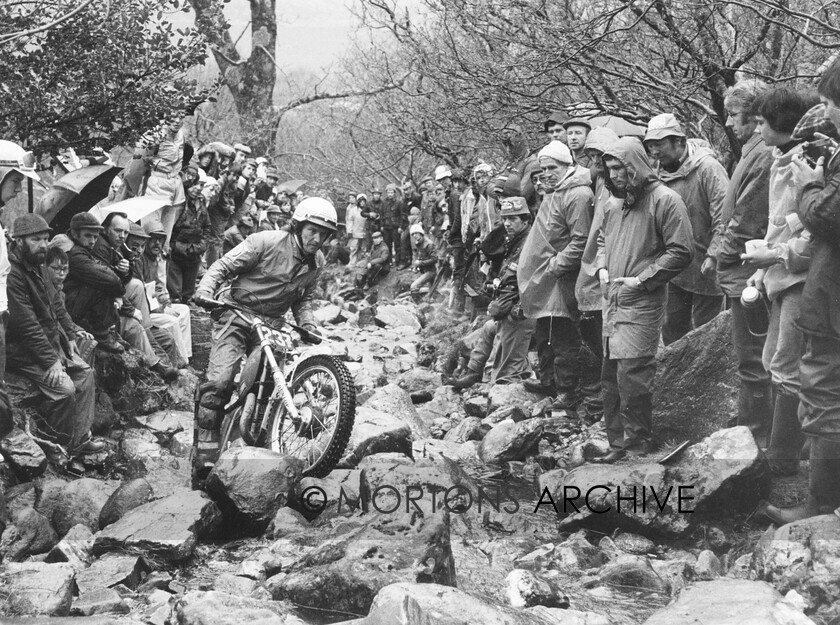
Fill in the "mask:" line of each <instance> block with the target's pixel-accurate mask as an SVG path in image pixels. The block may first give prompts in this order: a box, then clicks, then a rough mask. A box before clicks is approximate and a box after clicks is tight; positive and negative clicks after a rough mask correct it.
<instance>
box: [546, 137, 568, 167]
mask: <svg viewBox="0 0 840 625" xmlns="http://www.w3.org/2000/svg"><path fill="white" fill-rule="evenodd" d="M538 157H539V158H540V159H543V158H552V159H554V160H555V161H557V162H558V163H565V164H567V165H571V164H572V162H573V161H572V153H571V152H570V151H569V148H568V147H567V146H566V144H565V143H563V142H562V141H552V142H551V143H549V144H548V145H547V146H545V147H544V148H543V149H542V150H540V152H539V155H538Z"/></svg>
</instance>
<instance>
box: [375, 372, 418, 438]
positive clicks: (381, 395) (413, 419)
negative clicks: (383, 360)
mask: <svg viewBox="0 0 840 625" xmlns="http://www.w3.org/2000/svg"><path fill="white" fill-rule="evenodd" d="M365 406H367V407H368V408H373V409H374V410H379V411H381V412H385V413H387V414H389V415H391V416H393V417H397V418H398V419H400V420H401V421H404V422H405V423H407V424H408V427H410V428H411V434H412V436H413V437H414V438H428V437H429V436H430V435H431V433H430V430H429V426H428V425H426V423H425V422H424V421H423V420H422V419H421V418H420V416H419V414H418V413H417V408H415V407H414V403H413V402H412V401H411V396H410V395H409V394H408V393H407V392H406V391H404V390H403V389H401V388H400V387H399V386H397V385H396V384H386V385H385V386H383V387H382V388H378V389H376V392H375V393H374V394H373V395H372V396H371V398H370V399H368V400H367V401H366V402H365Z"/></svg>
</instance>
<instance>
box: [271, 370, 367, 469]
mask: <svg viewBox="0 0 840 625" xmlns="http://www.w3.org/2000/svg"><path fill="white" fill-rule="evenodd" d="M289 390H290V392H291V394H292V397H293V398H294V402H295V406H296V407H297V409H298V411H300V412H301V413H302V417H304V418H303V419H302V420H301V421H299V422H297V423H295V422H293V421H292V420H291V419H290V417H289V415H288V413H287V411H286V407H285V406H284V405H282V404H281V405H279V406H278V408H277V410H276V411H275V413H274V414H273V415H272V416H271V420H270V421H269V424H268V437H267V440H266V447H267V448H268V449H271V450H272V451H275V452H277V453H282V454H286V455H290V456H293V457H296V458H299V459H300V460H302V461H303V462H304V465H305V469H304V472H303V474H304V475H305V476H311V477H324V476H326V475H328V474H329V473H330V471H332V470H333V468H335V465H336V464H337V463H338V461H339V460H340V459H341V456H342V455H343V454H344V450H345V448H346V447H347V442H348V441H349V440H350V433H351V432H352V430H353V421H354V420H355V417H356V388H355V386H354V384H353V378H352V376H351V375H350V372H349V371H348V370H347V367H346V366H345V365H344V363H343V362H341V361H340V360H339V359H338V358H336V357H334V356H329V355H326V354H318V355H316V356H310V357H309V358H306V359H305V360H303V361H302V362H301V363H300V364H299V365H298V367H297V371H296V372H295V376H294V378H293V379H292V383H291V385H290V386H289Z"/></svg>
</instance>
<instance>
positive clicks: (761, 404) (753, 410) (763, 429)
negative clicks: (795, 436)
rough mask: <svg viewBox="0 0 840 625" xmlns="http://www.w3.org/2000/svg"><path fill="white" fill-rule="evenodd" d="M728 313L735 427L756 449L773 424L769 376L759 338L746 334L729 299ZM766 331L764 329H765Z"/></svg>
mask: <svg viewBox="0 0 840 625" xmlns="http://www.w3.org/2000/svg"><path fill="white" fill-rule="evenodd" d="M728 300H729V305H730V307H731V309H732V344H733V346H734V347H735V355H736V356H737V358H738V378H739V380H740V387H739V389H738V420H737V424H738V425H746V426H747V427H748V428H750V431H752V433H753V436H754V437H755V439H756V441H757V442H758V443H759V445H761V444H763V443H765V442H766V440H767V435H768V433H769V431H770V426H771V424H772V423H773V401H772V399H773V398H772V392H771V385H770V373H769V372H768V371H767V370H766V369H765V368H764V363H763V362H762V355H763V352H764V339H765V337H763V336H755V335H753V334H751V333H750V330H749V327H748V326H747V318H746V314H745V312H744V307H743V306H742V305H741V300H740V298H738V297H729V298H728ZM765 330H766V328H765Z"/></svg>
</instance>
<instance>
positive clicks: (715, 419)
mask: <svg viewBox="0 0 840 625" xmlns="http://www.w3.org/2000/svg"><path fill="white" fill-rule="evenodd" d="M731 333H732V314H731V313H730V312H729V311H726V312H724V313H721V314H720V315H718V316H717V317H715V318H714V319H713V320H712V321H710V322H709V323H707V324H705V325H704V326H702V327H700V328H698V329H697V330H695V331H694V332H689V333H688V334H687V335H685V336H684V337H682V338H681V339H680V340H679V341H676V342H674V343H671V344H670V345H669V346H668V347H666V348H665V349H664V350H663V351H662V352H661V353H660V355H659V357H658V358H657V366H656V379H655V380H654V384H653V433H654V435H655V436H656V438H657V439H658V440H660V441H670V440H686V439H687V440H692V441H699V440H700V439H702V438H704V437H706V436H709V435H710V434H712V433H713V432H715V431H717V430H720V429H721V428H725V427H727V425H728V423H729V422H730V419H731V418H732V417H733V416H734V415H736V414H737V412H738V410H737V394H738V375H737V370H738V359H737V356H736V354H735V348H734V347H733V346H732V334H731Z"/></svg>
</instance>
